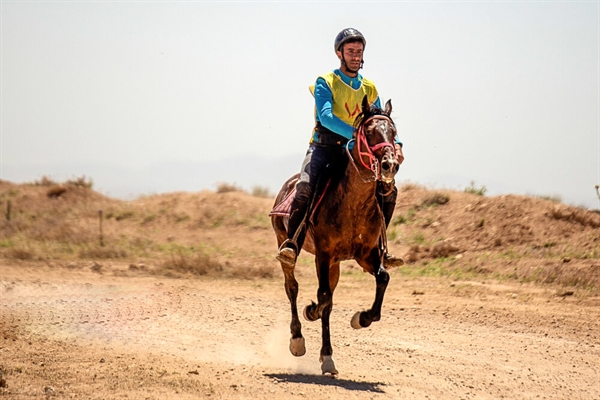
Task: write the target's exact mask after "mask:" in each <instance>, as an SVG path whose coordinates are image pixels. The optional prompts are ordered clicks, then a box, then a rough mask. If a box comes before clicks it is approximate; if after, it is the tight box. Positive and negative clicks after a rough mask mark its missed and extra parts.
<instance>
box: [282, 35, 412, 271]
mask: <svg viewBox="0 0 600 400" xmlns="http://www.w3.org/2000/svg"><path fill="white" fill-rule="evenodd" d="M366 44H367V41H366V40H365V38H364V36H363V35H362V33H360V32H359V31H358V30H356V29H354V28H347V29H344V30H343V31H341V32H340V33H339V34H338V35H337V37H336V38H335V42H334V48H335V53H336V55H337V57H338V59H339V60H340V68H339V69H336V70H334V71H331V72H329V73H326V74H324V75H322V76H320V77H318V78H317V81H316V83H315V84H314V85H313V86H311V87H310V91H311V93H312V94H313V96H314V98H315V120H316V121H315V122H316V123H315V128H314V130H313V135H312V138H311V140H310V146H309V148H308V151H307V152H306V157H305V158H304V162H303V163H302V169H301V175H300V179H299V180H298V183H297V184H296V195H295V197H294V200H293V202H292V206H291V212H290V219H289V223H288V239H287V240H286V241H284V242H283V243H282V244H281V247H280V248H279V251H278V252H277V257H276V258H277V260H279V261H280V262H282V263H283V264H284V265H287V266H289V267H293V266H294V265H295V264H296V258H297V256H298V254H299V253H300V249H301V248H302V243H303V242H304V236H305V234H306V230H305V227H304V220H305V218H306V215H307V213H308V211H309V210H308V208H309V204H310V203H311V200H312V197H313V194H314V192H315V187H316V185H317V183H318V181H319V178H320V177H321V175H322V174H323V171H324V169H325V167H326V166H327V165H328V164H331V165H339V164H340V163H342V162H344V160H345V157H346V154H345V150H344V146H345V145H346V143H347V142H348V141H349V140H350V139H352V136H353V134H354V127H353V123H354V119H355V118H356V116H357V115H358V114H359V113H360V112H361V102H362V99H363V97H364V96H365V95H366V96H367V99H368V101H369V103H370V104H374V105H375V106H377V107H379V108H381V102H380V99H379V94H378V93H377V88H376V87H375V84H374V83H373V82H371V81H370V80H368V79H366V78H363V76H362V75H361V74H359V73H358V71H359V69H361V68H362V66H363V63H364V60H363V51H364V49H365V46H366ZM395 147H396V155H397V158H398V163H400V164H401V163H402V162H403V161H404V156H403V154H402V143H401V142H399V141H396V144H395ZM380 186H382V185H380ZM390 186H391V187H386V188H381V187H379V188H378V193H380V192H385V194H383V195H378V197H380V198H379V200H380V202H381V203H382V204H383V206H382V211H383V215H384V219H385V225H386V228H387V226H388V225H389V223H390V221H391V219H392V215H393V213H394V208H395V207H396V196H397V194H398V190H397V189H396V185H395V183H394V182H392V183H391V184H390ZM298 229H301V230H302V231H300V232H297V231H298ZM295 237H296V239H294V238H295ZM402 264H403V261H402V260H401V259H398V258H395V257H394V256H393V255H391V254H387V253H386V254H385V257H384V265H385V266H387V267H390V266H397V265H402Z"/></svg>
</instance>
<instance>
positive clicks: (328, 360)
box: [321, 356, 338, 375]
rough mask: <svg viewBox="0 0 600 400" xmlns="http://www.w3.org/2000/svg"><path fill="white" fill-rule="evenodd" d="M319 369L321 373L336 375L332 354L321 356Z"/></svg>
mask: <svg viewBox="0 0 600 400" xmlns="http://www.w3.org/2000/svg"><path fill="white" fill-rule="evenodd" d="M321 371H322V372H323V374H331V375H337V374H338V370H337V369H335V363H334V362H333V357H332V356H323V357H321Z"/></svg>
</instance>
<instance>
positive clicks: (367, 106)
mask: <svg viewBox="0 0 600 400" xmlns="http://www.w3.org/2000/svg"><path fill="white" fill-rule="evenodd" d="M370 109H371V105H370V104H369V99H367V95H366V94H365V97H363V101H362V113H363V115H364V114H366V113H367V112H369V110H370Z"/></svg>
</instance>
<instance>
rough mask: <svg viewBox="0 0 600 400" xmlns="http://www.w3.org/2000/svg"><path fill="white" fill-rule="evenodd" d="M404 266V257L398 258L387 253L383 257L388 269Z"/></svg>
mask: <svg viewBox="0 0 600 400" xmlns="http://www.w3.org/2000/svg"><path fill="white" fill-rule="evenodd" d="M403 265H404V259H403V258H402V257H396V256H394V255H393V254H389V253H385V254H384V256H383V266H384V267H386V268H394V267H401V266H403Z"/></svg>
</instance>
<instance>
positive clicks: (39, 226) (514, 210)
mask: <svg viewBox="0 0 600 400" xmlns="http://www.w3.org/2000/svg"><path fill="white" fill-rule="evenodd" d="M272 205H273V199H272V198H265V197H258V196H253V195H250V194H248V193H245V192H243V191H238V190H235V188H234V187H231V186H228V185H223V186H221V187H220V189H219V190H217V191H216V192H214V191H201V192H197V193H187V192H179V193H167V194H159V195H153V196H144V197H141V198H138V199H136V200H133V201H122V200H117V199H113V198H109V197H106V196H103V195H101V194H99V193H97V192H95V191H94V190H93V189H92V185H91V182H88V181H86V180H85V179H75V180H71V181H68V182H63V183H57V182H53V181H51V180H49V179H46V178H44V179H42V180H41V181H39V182H35V183H31V184H14V183H11V182H7V181H0V210H2V213H1V214H0V257H1V258H0V262H2V263H4V264H8V263H11V264H15V263H34V264H35V263H43V264H47V265H50V266H55V267H64V268H71V269H78V268H94V269H95V270H97V271H98V272H102V270H103V267H105V266H107V265H109V264H110V265H112V264H119V265H125V266H127V268H126V269H124V270H121V272H120V273H121V274H142V273H148V274H163V275H167V276H172V277H183V276H189V275H207V276H209V277H215V278H229V277H235V278H243V279H260V278H261V277H273V276H279V274H281V272H279V265H278V263H277V262H276V261H275V260H274V255H275V252H276V241H275V236H274V234H273V231H272V229H271V225H270V219H269V217H268V215H267V214H268V212H269V210H270V209H271V207H272ZM388 240H389V246H390V249H391V251H392V252H394V253H395V254H399V255H403V256H404V257H405V259H406V261H407V265H405V266H404V267H402V268H400V269H398V270H397V271H395V272H394V273H396V274H402V275H411V276H415V275H419V276H436V277H447V278H448V279H452V280H490V279H493V280H499V281H502V280H516V281H519V282H523V283H528V282H533V283H536V284H541V285H560V286H564V287H578V288H582V289H585V290H587V291H591V292H594V293H596V292H598V290H599V288H600V214H599V213H597V212H594V211H589V210H584V209H581V208H577V207H572V206H567V205H564V204H561V203H558V202H555V201H552V200H547V199H541V198H533V197H526V196H516V195H504V196H496V197H485V196H483V195H482V193H478V192H477V191H476V190H470V191H469V192H459V191H452V190H429V189H427V188H424V187H421V186H418V185H414V184H407V185H404V186H402V187H401V188H400V193H399V197H398V202H397V206H396V212H395V216H394V219H393V221H392V224H391V225H390V227H389V229H388ZM312 268H313V267H312V257H311V256H310V255H308V254H303V255H302V256H301V258H300V260H299V264H298V270H299V271H300V272H302V271H306V272H307V273H312ZM358 268H359V267H358V266H357V265H356V264H355V263H353V262H345V263H344V270H345V271H346V272H347V273H354V272H357V270H358Z"/></svg>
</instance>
